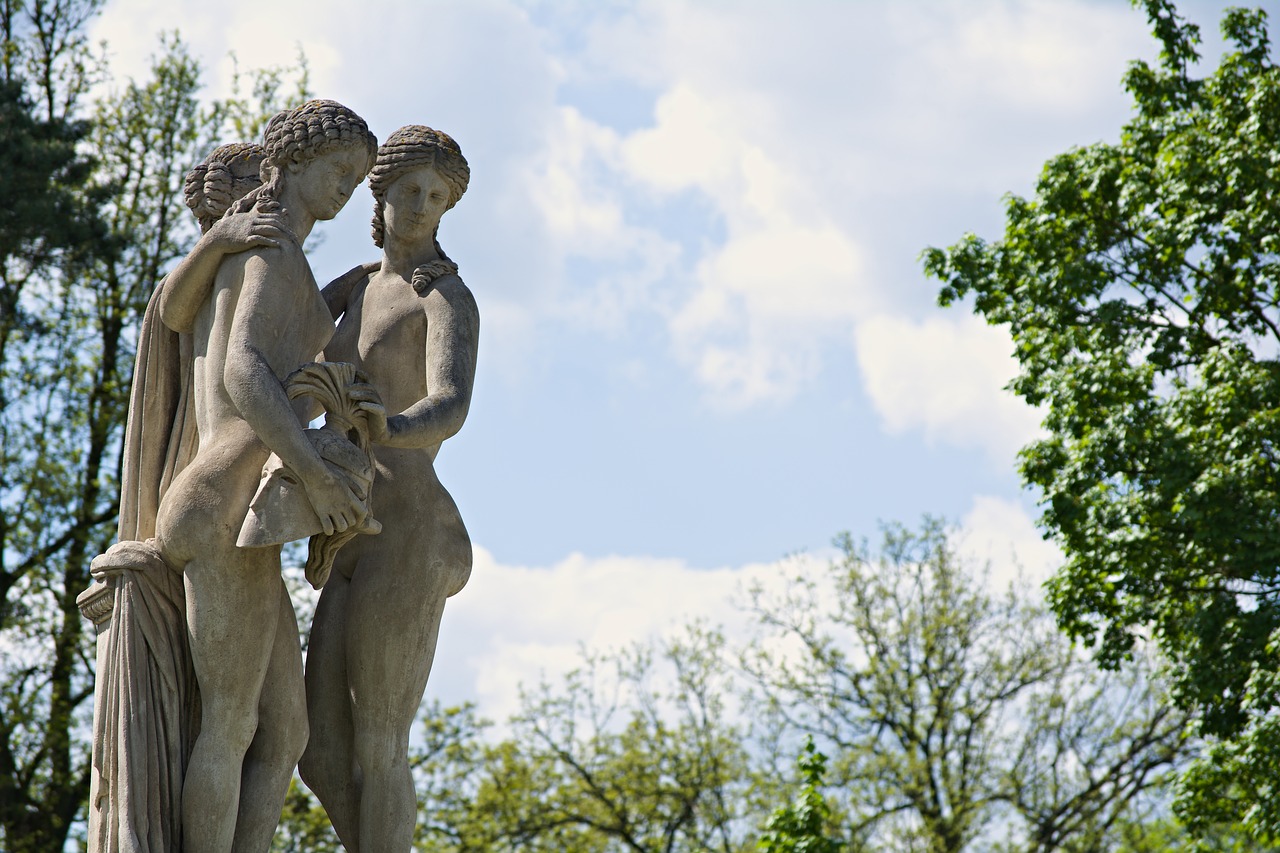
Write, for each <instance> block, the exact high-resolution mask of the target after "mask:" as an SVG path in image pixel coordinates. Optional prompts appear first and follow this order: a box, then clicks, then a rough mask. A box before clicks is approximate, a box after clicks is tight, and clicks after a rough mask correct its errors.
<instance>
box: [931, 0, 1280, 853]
mask: <svg viewBox="0 0 1280 853" xmlns="http://www.w3.org/2000/svg"><path fill="white" fill-rule="evenodd" d="M1143 6H1144V8H1145V9H1146V12H1147V16H1148V18H1149V20H1150V22H1151V24H1152V27H1153V29H1154V32H1155V35H1156V37H1157V38H1158V40H1159V42H1160V45H1161V54H1160V59H1159V61H1158V62H1157V63H1155V64H1148V63H1145V62H1135V63H1133V64H1132V65H1131V66H1130V68H1129V70H1128V72H1127V73H1126V75H1125V78H1124V85H1125V88H1126V89H1127V90H1128V91H1129V93H1130V94H1131V95H1132V96H1133V99H1134V112H1133V116H1132V118H1131V119H1130V121H1129V122H1128V123H1127V124H1126V125H1125V126H1124V129H1123V132H1122V134H1121V136H1120V139H1119V141H1118V142H1115V143H1097V144H1094V145H1088V146H1084V147H1080V148H1076V149H1073V150H1071V151H1068V152H1067V153H1065V154H1062V155H1060V156H1057V157H1054V158H1053V159H1052V160H1050V161H1049V162H1048V163H1047V164H1046V165H1045V167H1044V170H1043V172H1042V173H1041V175H1040V179H1039V181H1038V183H1037V185H1036V189H1035V194H1034V196H1033V197H1032V198H1030V199H1025V198H1019V197H1010V198H1009V199H1008V200H1007V213H1006V224H1005V231H1004V236H1003V237H1002V238H1001V239H999V240H996V241H993V242H988V241H985V240H983V239H980V238H978V237H976V236H974V235H967V236H966V237H964V239H963V240H962V241H961V242H960V243H958V244H956V245H955V246H952V247H951V248H949V249H946V250H941V249H929V250H927V251H926V252H925V255H924V266H925V269H926V271H927V272H928V273H929V274H930V275H932V276H934V277H936V278H938V279H940V280H941V281H942V282H943V283H944V286H943V287H942V290H941V294H940V297H939V298H940V301H941V303H942V304H944V305H951V304H957V303H961V302H962V301H967V300H969V299H970V298H971V299H972V300H973V301H972V306H973V309H974V310H975V312H976V313H978V314H979V315H981V316H982V317H984V318H986V319H987V320H988V322H991V323H994V324H1002V325H1006V326H1007V327H1008V328H1009V331H1010V333H1011V335H1012V337H1013V341H1014V345H1015V354H1016V357H1017V359H1018V362H1019V364H1020V367H1021V370H1020V373H1019V375H1018V376H1017V378H1015V379H1014V380H1013V382H1012V383H1011V385H1010V389H1011V390H1012V391H1013V392H1014V393H1016V394H1018V395H1019V396H1021V397H1022V398H1023V399H1025V400H1026V401H1027V402H1028V403H1030V404H1032V405H1037V406H1043V407H1044V409H1045V412H1046V416H1045V421H1044V426H1045V428H1046V431H1047V435H1046V436H1045V437H1044V438H1043V439H1041V440H1038V441H1035V442H1033V443H1032V444H1030V445H1029V446H1027V447H1026V448H1024V449H1023V451H1022V453H1021V471H1022V476H1023V478H1024V480H1025V481H1026V482H1027V483H1028V485H1030V486H1032V487H1034V488H1035V489H1036V490H1037V491H1038V492H1039V493H1040V495H1041V500H1042V504H1041V505H1042V510H1043V514H1042V518H1041V522H1042V524H1043V526H1044V528H1045V530H1046V531H1047V532H1048V533H1049V534H1050V535H1052V536H1053V537H1054V538H1055V539H1056V540H1057V541H1058V542H1059V543H1060V544H1061V546H1062V548H1063V550H1064V552H1065V554H1066V556H1067V562H1066V564H1065V565H1064V566H1063V567H1062V569H1061V570H1060V571H1059V572H1058V573H1057V575H1056V577H1055V578H1054V579H1053V581H1052V582H1051V584H1050V587H1049V590H1050V599H1051V604H1052V607H1053V609H1054V611H1055V612H1056V614H1057V616H1058V619H1059V621H1060V624H1061V625H1062V626H1063V627H1064V628H1065V629H1066V630H1067V631H1068V632H1070V633H1071V634H1072V635H1073V636H1076V637H1079V638H1083V639H1084V640H1085V642H1086V643H1088V644H1091V645H1093V646H1095V647H1096V649H1097V652H1098V654H1099V656H1100V658H1101V660H1102V661H1103V662H1104V663H1106V664H1108V665H1112V666H1114V665H1117V664H1119V663H1120V662H1121V661H1122V660H1124V659H1125V658H1126V657H1128V656H1129V655H1130V654H1131V653H1132V649H1133V648H1134V646H1135V643H1137V642H1139V641H1140V639H1141V638H1150V639H1154V640H1155V641H1156V642H1158V643H1159V644H1160V646H1161V648H1162V649H1163V651H1164V652H1165V654H1166V655H1167V656H1168V657H1169V658H1170V659H1171V660H1173V661H1174V663H1175V668H1174V677H1175V682H1176V697H1177V701H1178V702H1179V703H1180V704H1181V705H1182V706H1183V707H1185V708H1188V709H1196V710H1197V711H1198V712H1199V714H1200V720H1201V726H1202V730H1203V732H1204V733H1205V734H1206V735H1209V736H1212V737H1214V738H1217V739H1219V740H1217V742H1216V743H1215V745H1214V746H1213V748H1212V749H1211V751H1210V752H1209V753H1208V754H1207V756H1206V758H1205V761H1204V763H1202V764H1201V765H1200V766H1199V769H1198V770H1197V771H1196V772H1194V773H1192V774H1190V775H1189V776H1188V777H1187V779H1186V780H1185V782H1184V797H1183V802H1184V811H1183V813H1184V816H1186V817H1187V819H1188V820H1191V821H1192V822H1193V823H1194V822H1195V815H1196V814H1197V813H1198V812H1201V811H1202V810H1203V811H1204V813H1205V814H1206V815H1207V816H1208V817H1209V818H1212V819H1214V820H1216V819H1217V818H1219V817H1221V811H1222V810H1221V809H1216V810H1215V808H1214V803H1215V802H1219V801H1223V800H1225V801H1226V803H1227V804H1226V806H1225V809H1226V810H1228V811H1230V812H1232V813H1233V814H1245V815H1246V816H1247V821H1248V825H1249V826H1250V827H1251V828H1252V829H1253V831H1254V832H1255V833H1256V834H1257V835H1258V837H1259V838H1261V839H1280V797H1276V796H1275V794H1274V783H1273V781H1272V778H1273V776H1274V768H1275V767H1276V766H1278V765H1280V720H1278V719H1277V717H1276V714H1275V712H1274V708H1275V707H1276V706H1277V703H1278V702H1280V681H1278V680H1277V677H1276V673H1277V672H1280V524H1277V521H1278V520H1280V464H1278V463H1280V455H1278V452H1280V451H1278V448H1280V405H1278V404H1277V401H1280V358H1277V351H1278V348H1280V263H1278V261H1280V202H1278V201H1277V195H1276V187H1277V185H1278V183H1280V169H1278V168H1277V165H1276V164H1277V158H1276V140H1277V139H1278V138H1280V72H1278V71H1277V69H1276V66H1275V64H1274V61H1273V57H1272V50H1271V45H1270V42H1269V40H1268V35H1267V27H1266V16H1265V14H1264V13H1263V12H1262V11H1261V10H1255V11H1249V10H1243V9H1230V10H1228V11H1227V12H1226V13H1225V14H1224V16H1223V19H1222V31H1223V34H1224V36H1225V38H1226V41H1227V46H1228V49H1227V51H1226V52H1225V54H1224V55H1223V57H1222V59H1221V61H1220V63H1219V64H1218V66H1217V68H1216V69H1213V71H1212V72H1211V73H1209V74H1208V75H1207V76H1204V77H1196V76H1194V74H1193V72H1194V71H1195V65H1196V62H1197V58H1198V56H1197V48H1196V45H1197V43H1198V42H1199V33H1198V30H1197V28H1196V27H1195V26H1194V25H1193V24H1191V23H1189V22H1187V21H1186V20H1184V19H1182V18H1180V17H1179V16H1178V15H1177V14H1176V12H1175V10H1174V8H1173V6H1172V4H1171V3H1169V2H1167V0H1146V2H1144V3H1143Z"/></svg>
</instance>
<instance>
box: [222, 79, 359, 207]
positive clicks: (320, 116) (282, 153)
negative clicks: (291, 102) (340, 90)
mask: <svg viewBox="0 0 1280 853" xmlns="http://www.w3.org/2000/svg"><path fill="white" fill-rule="evenodd" d="M262 147H263V150H264V157H263V160H262V180H263V182H264V184H263V187H262V189H260V190H258V191H257V192H256V193H254V194H253V196H252V197H246V198H248V199H249V204H248V205H245V206H244V207H243V209H245V210H247V209H248V207H251V206H252V204H253V203H255V202H256V201H257V200H258V198H268V199H275V198H276V197H277V196H278V195H279V192H280V188H281V186H282V185H283V182H284V181H285V180H286V178H285V175H286V174H287V173H288V172H289V171H290V169H291V167H292V168H298V167H302V166H306V165H307V164H308V163H310V162H311V161H312V160H314V159H316V158H317V157H320V156H322V155H324V154H327V153H329V152H330V151H334V150H339V149H346V148H358V149H360V150H361V151H363V152H364V153H365V155H366V156H365V160H364V173H367V172H368V171H369V169H370V168H372V167H373V161H374V155H375V154H376V153H377V150H378V138H377V137H376V136H374V135H373V134H372V133H370V132H369V126H368V125H367V124H365V121H364V119H362V118H360V116H358V115H356V114H355V113H354V112H352V111H351V110H350V109H348V108H346V107H344V106H343V105H342V104H340V103H338V102H337V101H325V100H315V101H307V102H306V103H305V104H302V105H301V106H298V107H294V108H293V109H291V110H284V111H283V112H279V113H276V114H275V115H274V116H272V118H271V121H269V122H267V128H266V130H265V131H263V135H262ZM362 176H363V174H362ZM240 207H241V206H240V205H237V208H240Z"/></svg>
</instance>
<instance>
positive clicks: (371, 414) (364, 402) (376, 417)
mask: <svg viewBox="0 0 1280 853" xmlns="http://www.w3.org/2000/svg"><path fill="white" fill-rule="evenodd" d="M347 394H348V395H349V396H350V398H351V402H353V403H355V405H356V409H357V410H359V411H361V412H364V416H365V423H366V424H367V425H368V428H369V440H370V441H372V442H373V443H374V444H380V443H382V442H384V441H386V439H387V409H386V407H385V406H383V405H382V398H381V397H379V396H378V389H376V388H374V387H373V386H372V385H370V384H369V383H368V382H356V383H354V384H353V385H351V386H349V387H348V388H347Z"/></svg>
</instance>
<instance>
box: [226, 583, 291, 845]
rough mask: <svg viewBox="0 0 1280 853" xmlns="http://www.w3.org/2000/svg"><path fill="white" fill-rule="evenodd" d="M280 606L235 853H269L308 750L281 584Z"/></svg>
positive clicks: (251, 747) (245, 780)
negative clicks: (300, 762)
mask: <svg viewBox="0 0 1280 853" xmlns="http://www.w3.org/2000/svg"><path fill="white" fill-rule="evenodd" d="M279 602H280V604H279V619H278V623H277V627H276V637H275V643H274V645H273V647H272V650H271V660H270V662H269V663H268V665H267V675H266V679H265V680H264V682H263V685H262V696H261V698H260V699H259V700H258V730H257V732H256V733H254V736H253V741H252V742H251V743H250V744H249V751H248V752H247V753H246V754H245V757H244V771H243V774H242V777H241V778H242V781H241V783H240V810H239V814H238V815H237V817H236V835H235V846H234V847H233V848H232V849H234V850H236V851H237V853H238V851H242V850H243V851H246V852H247V853H255V851H263V853H265V851H267V850H268V849H270V847H271V839H272V838H273V837H274V836H275V831H276V827H277V826H278V825H279V824H280V814H281V812H282V811H283V809H284V800H285V796H286V794H288V791H289V780H290V779H291V778H293V769H294V767H296V766H297V765H298V759H299V758H300V757H301V756H302V751H303V750H304V749H305V748H306V745H307V712H306V699H305V697H304V695H303V687H302V649H301V647H300V645H299V643H298V621H297V617H296V616H295V615H294V612H293V604H292V603H291V602H290V601H289V593H288V591H287V590H286V589H285V586H284V584H283V583H281V584H280V595H279Z"/></svg>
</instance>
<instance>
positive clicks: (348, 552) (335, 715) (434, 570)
mask: <svg viewBox="0 0 1280 853" xmlns="http://www.w3.org/2000/svg"><path fill="white" fill-rule="evenodd" d="M469 178H470V170H469V167H468V165H467V161H466V160H465V159H464V158H463V156H462V152H461V151H460V150H459V148H458V146H457V144H456V143H455V142H454V141H453V140H452V139H451V138H449V137H448V136H447V135H445V134H443V133H440V132H439V131H435V130H432V129H430V128H427V127H423V126H420V125H414V126H409V127H405V128H401V129H400V130H398V131H396V132H395V133H393V134H392V135H391V136H390V137H389V138H388V139H387V141H386V142H385V143H384V144H383V145H382V146H381V147H380V148H379V149H378V157H377V162H376V164H375V165H374V167H373V171H372V172H371V173H370V178H369V183H370V187H371V189H372V190H373V195H374V199H375V201H374V241H375V243H376V244H377V245H378V246H380V247H382V249H383V256H382V260H381V262H380V263H376V264H366V265H365V266H363V267H358V268H356V269H354V270H352V271H351V272H350V273H348V274H347V275H344V276H342V277H341V278H339V279H337V280H335V281H334V282H332V283H331V284H330V285H329V286H328V287H327V288H326V293H325V297H326V301H327V302H328V303H329V305H330V309H331V310H332V311H333V314H334V316H335V317H339V316H340V317H341V320H340V322H339V324H338V330H337V332H336V333H335V334H334V337H333V340H332V341H331V342H330V343H329V345H328V346H326V347H325V357H326V358H327V359H330V360H332V361H340V362H350V363H352V364H355V365H356V366H357V367H358V368H359V369H360V370H361V371H362V372H363V373H364V374H365V375H366V376H367V377H368V379H369V382H370V384H371V385H372V386H373V387H374V388H375V389H376V390H377V393H378V395H379V396H380V398H381V400H382V402H383V404H384V405H385V407H386V409H385V411H386V412H388V413H392V414H389V415H388V416H387V417H385V420H378V419H377V418H375V417H372V416H371V417H370V419H369V421H370V435H371V437H372V439H373V441H374V456H375V459H376V461H377V477H376V479H375V481H374V483H373V491H372V509H373V514H374V515H375V516H376V517H377V518H378V520H379V521H381V522H382V524H383V531H382V533H381V534H380V535H378V536H361V537H358V538H357V539H356V540H354V541H353V542H351V543H350V544H349V545H347V546H346V547H345V548H343V550H342V551H341V552H339V553H338V555H337V559H336V561H335V565H334V569H335V570H334V572H333V574H332V575H331V576H330V578H329V581H328V583H327V584H326V585H325V587H324V591H323V592H322V593H321V596H320V604H319V606H318V608H317V610H316V616H315V621H314V623H313V625H312V631H311V641H310V645H309V646H308V651H307V671H306V680H307V710H308V716H309V718H310V722H311V740H310V742H309V744H308V746H307V751H306V754H305V755H304V756H303V760H302V764H301V766H300V768H299V769H300V771H301V773H302V777H303V779H304V780H305V781H306V783H307V784H308V785H309V786H310V787H311V789H312V790H313V791H314V792H315V793H316V795H317V796H318V797H319V798H320V801H321V803H322V804H323V805H324V807H325V809H326V811H327V812H328V814H329V817H330V819H331V820H332V821H333V825H334V828H335V829H336V830H337V832H338V836H339V838H341V839H342V841H343V843H344V844H345V845H346V846H347V848H348V849H352V850H355V849H359V850H405V851H407V850H409V849H410V844H411V839H412V835H413V828H414V822H415V809H416V801H415V798H414V791H413V785H412V781H411V779H410V775H409V766H408V755H407V744H408V738H409V727H410V725H411V724H412V722H413V718H414V716H415V714H416V713H417V710H418V706H419V703H420V702H421V700H422V695H423V691H424V690H425V688H426V684H427V677H428V675H429V673H430V671H431V663H432V659H433V657H434V655H435V646H436V637H437V633H438V631H439V628H440V619H441V615H442V613H443V611H444V605H445V599H446V598H448V597H449V596H451V595H453V594H454V593H456V592H458V591H459V590H460V589H462V587H463V585H464V584H465V583H466V582H467V578H468V576H469V575H470V572H471V540H470V539H469V537H468V536H467V531H466V528H465V527H464V526H463V524H462V518H461V517H460V515H459V514H458V509H457V506H456V505H455V504H454V502H453V499H452V498H451V497H450V496H449V493H448V492H447V491H446V490H445V488H444V486H442V485H441V484H440V481H439V479H437V477H436V474H435V467H434V460H435V458H436V454H437V453H438V452H439V450H440V445H441V443H442V442H443V441H444V440H445V439H447V438H449V437H450V436H452V435H453V434H455V433H456V432H457V431H458V429H459V428H460V427H461V426H462V423H463V421H464V419H465V418H466V415H467V410H468V407H469V405H470V402H471V390H472V382H473V380H474V377H475V367H476V348H477V342H478V335H479V314H478V312H477V309H476V304H475V300H474V299H473V298H472V295H471V292H470V291H469V290H468V289H467V287H466V285H465V284H463V282H462V279H461V278H459V277H458V274H457V273H458V267H457V265H456V264H454V263H453V262H452V261H451V260H450V259H449V258H448V257H447V256H446V255H445V254H444V252H443V250H442V249H441V247H440V244H439V242H438V241H437V239H436V237H437V232H438V228H439V224H440V217H441V216H442V215H443V214H444V213H445V211H447V210H448V209H449V208H451V207H453V205H454V204H456V203H457V201H458V199H459V198H461V196H462V194H463V192H464V191H465V190H466V187H467V182H468V180H469ZM371 414H372V413H371ZM355 768H358V775H357V774H356V772H355Z"/></svg>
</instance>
